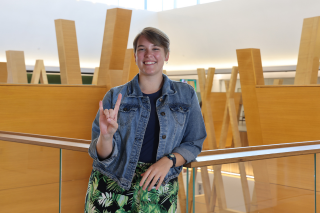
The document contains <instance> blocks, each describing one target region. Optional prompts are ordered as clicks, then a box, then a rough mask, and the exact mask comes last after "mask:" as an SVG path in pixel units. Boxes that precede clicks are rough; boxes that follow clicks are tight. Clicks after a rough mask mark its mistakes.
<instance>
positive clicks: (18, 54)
mask: <svg viewBox="0 0 320 213" xmlns="http://www.w3.org/2000/svg"><path fill="white" fill-rule="evenodd" d="M6 56H7V71H8V78H7V79H8V80H7V83H14V84H27V83H28V79H27V70H26V64H25V60H24V52H23V51H13V50H9V51H6Z"/></svg>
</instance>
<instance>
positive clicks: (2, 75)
mask: <svg viewBox="0 0 320 213" xmlns="http://www.w3.org/2000/svg"><path fill="white" fill-rule="evenodd" d="M7 80H8V71H7V63H6V62H0V83H7Z"/></svg>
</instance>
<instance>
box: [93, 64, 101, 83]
mask: <svg viewBox="0 0 320 213" xmlns="http://www.w3.org/2000/svg"><path fill="white" fill-rule="evenodd" d="M98 75H99V67H96V68H95V69H94V73H93V78H92V85H98Z"/></svg>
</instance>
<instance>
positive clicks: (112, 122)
mask: <svg viewBox="0 0 320 213" xmlns="http://www.w3.org/2000/svg"><path fill="white" fill-rule="evenodd" d="M107 122H108V123H109V124H110V125H111V126H112V127H113V128H115V129H118V123H117V122H116V121H115V120H113V119H111V118H108V119H107Z"/></svg>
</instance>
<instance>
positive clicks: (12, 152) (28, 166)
mask: <svg viewBox="0 0 320 213" xmlns="http://www.w3.org/2000/svg"><path fill="white" fill-rule="evenodd" d="M0 174H1V175H0V191H3V190H10V189H13V188H23V187H31V186H37V185H43V184H49V183H58V182H59V149H56V148H49V147H41V146H35V145H28V144H21V143H13V142H6V141H0ZM0 200H1V199H0Z"/></svg>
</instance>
